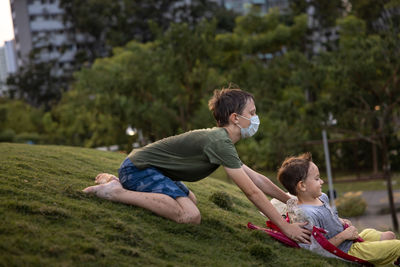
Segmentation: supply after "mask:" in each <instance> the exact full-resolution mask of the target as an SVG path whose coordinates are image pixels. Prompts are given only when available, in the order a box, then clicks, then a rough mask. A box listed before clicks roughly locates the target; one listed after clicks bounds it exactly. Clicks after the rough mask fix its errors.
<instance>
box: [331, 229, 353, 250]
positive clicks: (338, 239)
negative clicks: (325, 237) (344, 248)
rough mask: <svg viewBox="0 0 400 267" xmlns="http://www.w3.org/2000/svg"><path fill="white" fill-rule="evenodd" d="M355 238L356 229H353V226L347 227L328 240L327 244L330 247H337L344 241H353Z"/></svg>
mask: <svg viewBox="0 0 400 267" xmlns="http://www.w3.org/2000/svg"><path fill="white" fill-rule="evenodd" d="M357 238H358V231H357V228H355V227H354V226H349V227H348V228H346V229H345V230H343V231H342V232H340V233H339V234H337V235H335V236H334V237H332V238H331V239H329V242H331V244H332V245H334V246H335V247H337V246H339V245H340V244H341V243H342V242H343V241H345V240H354V239H357Z"/></svg>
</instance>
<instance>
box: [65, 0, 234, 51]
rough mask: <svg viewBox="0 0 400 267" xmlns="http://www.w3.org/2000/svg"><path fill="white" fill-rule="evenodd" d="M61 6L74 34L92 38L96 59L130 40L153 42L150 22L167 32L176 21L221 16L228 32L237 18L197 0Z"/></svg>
mask: <svg viewBox="0 0 400 267" xmlns="http://www.w3.org/2000/svg"><path fill="white" fill-rule="evenodd" d="M60 6H61V7H62V8H63V9H64V10H65V15H64V20H65V22H68V23H71V24H72V25H73V26H74V27H73V29H74V30H75V33H85V34H88V35H89V36H91V37H92V39H93V40H92V42H91V44H92V49H91V54H93V55H94V58H97V57H99V56H104V55H109V52H111V49H112V48H113V47H117V46H124V45H125V44H127V43H128V42H129V41H131V40H136V41H139V42H148V41H152V40H154V38H155V35H154V32H153V31H152V29H151V23H150V22H152V23H155V24H157V25H158V27H159V29H160V30H161V31H162V32H164V31H166V30H167V29H168V28H169V26H170V24H171V23H173V22H179V23H187V24H188V25H191V26H195V25H196V24H197V23H199V22H200V21H201V20H202V19H203V18H206V19H211V18H213V17H216V15H219V16H220V18H221V19H219V17H217V19H218V20H220V21H221V23H219V24H218V25H219V26H220V27H223V29H224V28H225V29H228V30H229V28H230V27H231V25H232V21H233V19H234V16H231V17H230V19H228V16H227V14H229V15H234V14H232V12H228V11H226V10H225V9H224V8H222V7H220V6H219V5H217V4H216V3H215V2H212V1H208V0H194V1H190V3H189V4H187V3H186V2H185V1H178V0H173V1H170V0H168V1H166V0H151V1H149V0H136V1H131V0H117V1H115V0H94V1H88V0H85V1H81V0H73V1H71V0H61V2H60Z"/></svg>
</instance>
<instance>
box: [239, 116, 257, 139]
mask: <svg viewBox="0 0 400 267" xmlns="http://www.w3.org/2000/svg"><path fill="white" fill-rule="evenodd" d="M238 116H240V117H242V118H244V119H246V120H249V121H250V126H249V127H247V128H242V127H241V126H240V125H239V124H237V126H239V128H240V135H241V137H242V138H248V137H251V136H253V135H254V134H255V133H256V132H257V130H258V126H260V119H259V118H258V116H257V115H254V116H251V118H250V119H249V118H246V117H244V116H242V115H239V114H238Z"/></svg>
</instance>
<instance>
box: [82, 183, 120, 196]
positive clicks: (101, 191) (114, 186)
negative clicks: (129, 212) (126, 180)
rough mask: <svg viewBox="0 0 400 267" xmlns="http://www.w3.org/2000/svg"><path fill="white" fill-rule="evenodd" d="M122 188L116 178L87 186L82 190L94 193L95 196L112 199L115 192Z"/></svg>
mask: <svg viewBox="0 0 400 267" xmlns="http://www.w3.org/2000/svg"><path fill="white" fill-rule="evenodd" d="M121 189H123V187H122V185H121V183H120V182H119V181H118V180H115V179H112V180H111V182H108V183H106V184H100V185H94V186H89V187H86V188H85V189H83V190H82V191H83V192H84V193H87V194H95V195H96V196H98V197H100V198H104V199H108V200H113V196H114V195H115V192H117V191H118V190H121Z"/></svg>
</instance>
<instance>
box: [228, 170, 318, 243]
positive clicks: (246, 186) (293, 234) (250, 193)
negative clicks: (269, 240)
mask: <svg viewBox="0 0 400 267" xmlns="http://www.w3.org/2000/svg"><path fill="white" fill-rule="evenodd" d="M224 168H225V171H226V173H227V174H228V176H229V177H230V178H231V179H232V180H233V182H235V184H236V185H237V186H238V187H239V188H240V189H241V190H242V191H243V192H244V193H245V194H246V196H247V198H248V199H249V200H250V201H251V202H252V203H253V204H254V205H255V206H256V207H257V208H258V209H259V210H260V211H261V212H262V213H264V214H265V215H266V216H267V217H268V218H269V219H270V220H271V221H272V222H273V223H274V224H276V225H277V226H278V227H279V228H280V229H281V231H282V232H283V233H284V234H285V235H286V236H287V237H289V238H291V239H293V240H294V241H296V242H301V243H306V244H309V243H310V241H309V240H310V234H311V232H310V231H309V230H307V229H304V228H303V226H305V225H306V224H307V223H295V224H289V223H287V222H286V221H285V220H284V219H283V218H282V216H281V215H280V214H279V213H278V211H277V210H276V209H275V208H274V206H272V204H271V202H269V200H268V198H267V197H266V196H265V194H264V193H263V192H262V191H261V190H260V188H259V187H258V186H256V185H255V184H254V182H253V181H252V180H251V178H249V176H248V175H247V174H246V172H245V171H244V170H243V168H240V169H231V168H228V167H224Z"/></svg>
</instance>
